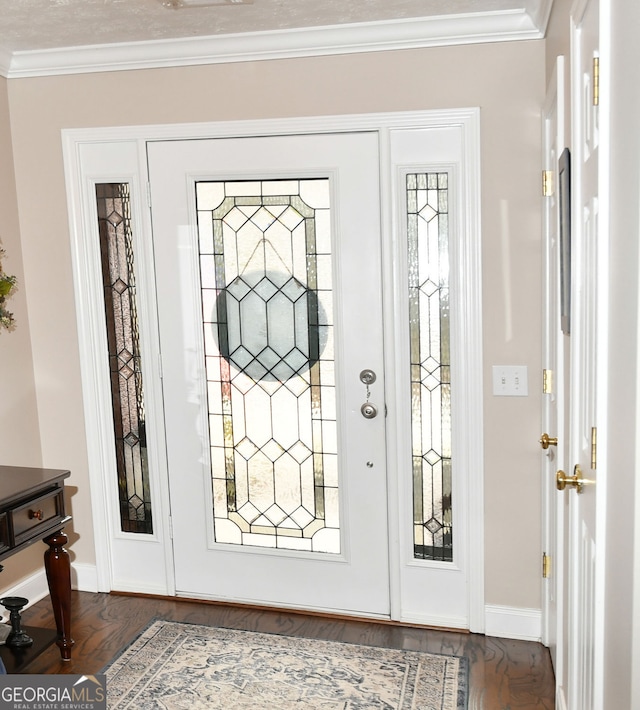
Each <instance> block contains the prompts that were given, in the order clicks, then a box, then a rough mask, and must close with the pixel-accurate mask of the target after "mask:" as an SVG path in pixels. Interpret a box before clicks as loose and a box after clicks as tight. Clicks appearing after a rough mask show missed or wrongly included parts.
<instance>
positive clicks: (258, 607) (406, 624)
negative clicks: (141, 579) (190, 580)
mask: <svg viewBox="0 0 640 710" xmlns="http://www.w3.org/2000/svg"><path fill="white" fill-rule="evenodd" d="M109 594H111V595H112V596H121V597H140V598H142V599H161V600H163V601H178V602H185V603H188V604H209V605H211V606H217V607H227V608H230V609H246V610H251V611H266V612H282V613H286V614H297V615H300V616H312V617H315V618H319V619H327V620H332V621H336V620H337V621H356V622H359V623H368V624H371V623H375V624H382V625H384V626H397V627H402V628H405V629H432V630H434V631H452V632H455V633H459V634H469V633H471V632H470V631H469V629H464V628H457V627H451V626H434V625H433V624H418V623H415V622H410V621H397V620H395V619H391V618H389V617H382V616H365V615H359V614H349V613H346V612H345V613H339V612H329V611H318V610H313V609H299V608H295V607H281V606H271V605H268V604H250V603H247V602H235V601H221V600H219V599H200V598H198V597H189V596H186V595H178V594H176V595H175V596H170V595H164V594H148V593H146V592H121V591H117V590H112V591H111V592H109Z"/></svg>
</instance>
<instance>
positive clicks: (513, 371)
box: [493, 365, 529, 397]
mask: <svg viewBox="0 0 640 710" xmlns="http://www.w3.org/2000/svg"><path fill="white" fill-rule="evenodd" d="M493 394H494V395H496V396H498V397H527V396H528V394H529V386H528V384H527V366H526V365H494V366H493Z"/></svg>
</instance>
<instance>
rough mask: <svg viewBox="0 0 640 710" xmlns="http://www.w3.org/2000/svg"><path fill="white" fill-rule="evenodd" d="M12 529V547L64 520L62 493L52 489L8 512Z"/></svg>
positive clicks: (59, 489)
mask: <svg viewBox="0 0 640 710" xmlns="http://www.w3.org/2000/svg"><path fill="white" fill-rule="evenodd" d="M8 515H9V516H11V523H12V527H13V539H14V545H15V546H17V545H20V543H22V542H24V541H25V540H27V539H29V538H32V537H36V536H37V535H38V530H42V531H44V530H47V529H48V528H51V527H52V526H53V525H55V524H56V522H58V521H62V520H63V518H64V492H63V490H62V488H54V489H52V490H50V491H47V493H44V494H43V495H41V496H38V497H37V498H33V499H31V500H30V501H28V502H27V503H23V504H22V505H21V506H20V507H18V508H14V509H13V510H11V511H9V512H8Z"/></svg>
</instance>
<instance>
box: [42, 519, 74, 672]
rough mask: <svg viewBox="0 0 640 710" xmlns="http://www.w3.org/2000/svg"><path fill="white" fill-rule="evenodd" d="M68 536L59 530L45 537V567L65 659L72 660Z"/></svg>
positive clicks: (58, 642)
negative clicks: (46, 546)
mask: <svg viewBox="0 0 640 710" xmlns="http://www.w3.org/2000/svg"><path fill="white" fill-rule="evenodd" d="M68 539H69V538H68V537H67V536H66V535H65V534H64V533H63V532H62V530H59V531H58V532H55V533H53V535H49V536H48V537H45V538H44V542H45V543H46V544H47V545H49V549H48V550H45V553H44V568H45V570H46V572H47V582H48V583H49V594H50V595H51V606H52V607H53V615H54V617H55V620H56V628H57V630H58V639H57V641H56V644H57V645H58V647H59V649H60V655H61V656H62V660H63V661H70V660H71V648H72V646H73V639H72V638H71V563H70V561H69V553H68V552H67V551H66V550H65V549H64V545H66V543H67V542H68Z"/></svg>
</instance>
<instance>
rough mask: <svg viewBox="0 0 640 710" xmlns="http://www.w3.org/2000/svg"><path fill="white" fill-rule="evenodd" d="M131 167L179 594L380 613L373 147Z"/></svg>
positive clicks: (198, 144) (313, 148) (166, 149)
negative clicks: (149, 274)
mask: <svg viewBox="0 0 640 710" xmlns="http://www.w3.org/2000/svg"><path fill="white" fill-rule="evenodd" d="M148 159H149V175H150V184H151V200H152V218H153V232H154V249H155V260H156V280H157V284H158V309H159V323H160V345H161V351H162V372H163V383H164V384H163V386H164V398H165V403H164V404H165V417H166V430H167V458H168V468H169V486H170V496H171V515H172V529H173V544H174V556H175V579H176V589H177V592H178V594H183V595H187V596H196V597H205V598H215V599H233V600H235V601H243V602H250V603H251V602H253V603H260V604H271V605H283V606H289V607H304V608H308V609H323V610H336V611H340V612H355V613H360V614H367V615H382V616H387V615H389V570H388V532H387V522H386V521H387V504H386V472H385V417H384V411H385V405H384V400H383V397H384V377H383V350H382V345H383V343H382V299H381V294H382V285H381V265H380V227H379V224H380V212H379V186H378V174H379V157H378V143H377V134H376V133H373V132H372V133H357V134H333V135H310V136H277V137H265V138H259V137H255V138H237V139H221V140H193V141H164V142H157V143H151V144H150V145H149V149H148ZM363 371H370V372H369V373H366V374H364V375H361V373H362V372H363ZM363 405H366V406H365V407H364V409H362V406H363ZM376 412H377V416H375V414H376Z"/></svg>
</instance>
